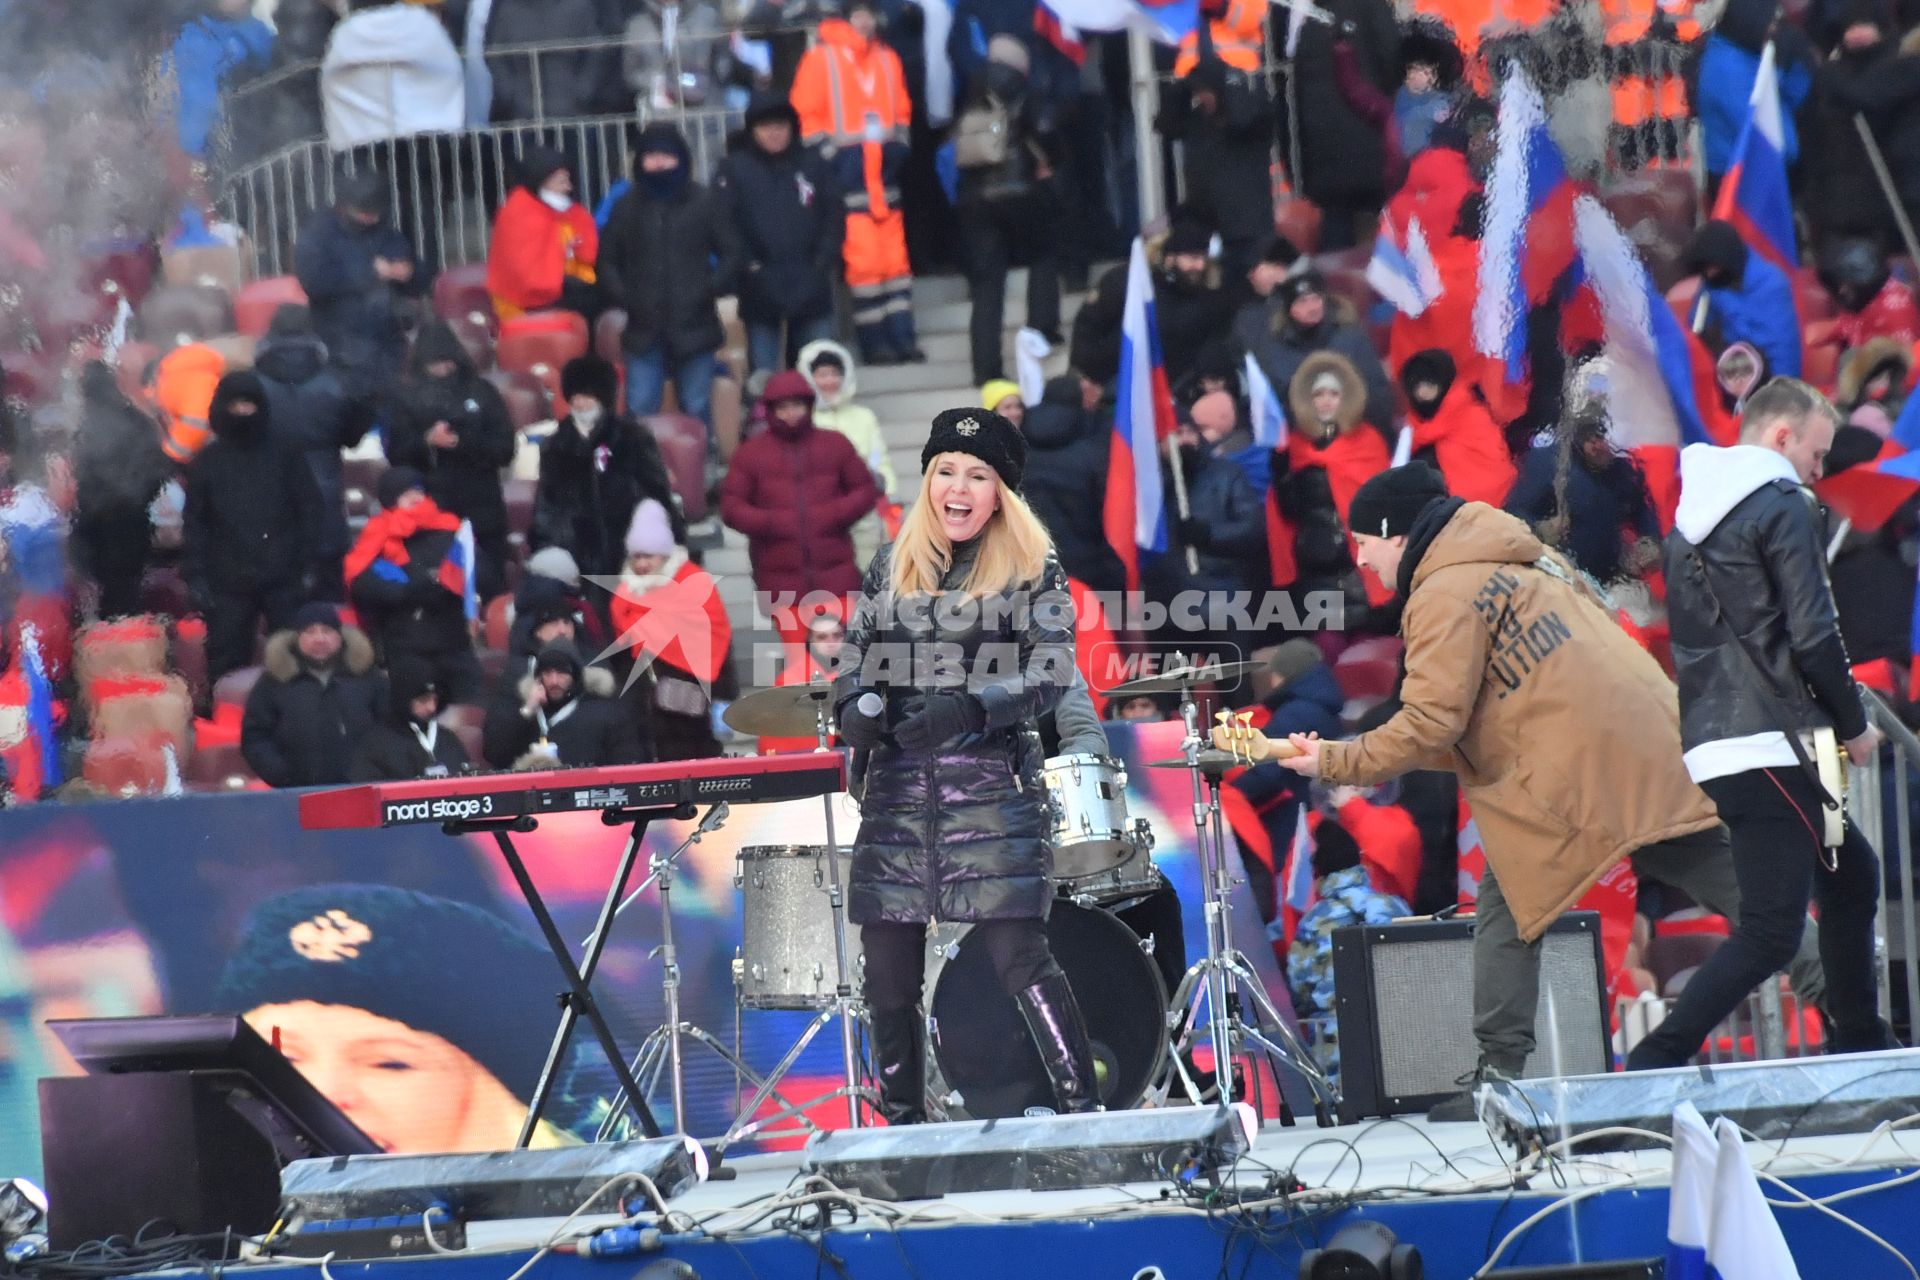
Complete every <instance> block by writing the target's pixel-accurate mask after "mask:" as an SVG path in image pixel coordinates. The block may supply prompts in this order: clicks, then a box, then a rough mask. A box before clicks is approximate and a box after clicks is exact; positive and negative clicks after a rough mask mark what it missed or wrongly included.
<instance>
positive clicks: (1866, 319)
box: [1820, 238, 1920, 351]
mask: <svg viewBox="0 0 1920 1280" xmlns="http://www.w3.org/2000/svg"><path fill="white" fill-rule="evenodd" d="M1820 282H1821V283H1822V284H1824V285H1826V286H1827V288H1828V290H1830V291H1831V292H1832V294H1833V300H1834V301H1835V302H1836V303H1838V304H1839V314H1838V315H1836V316H1835V317H1834V318H1833V336H1832V338H1831V339H1830V341H1833V342H1837V343H1839V344H1840V348H1841V350H1843V351H1845V350H1850V349H1852V348H1854V347H1863V346H1865V345H1866V344H1867V343H1868V342H1870V341H1872V340H1873V339H1875V338H1892V339H1894V340H1895V341H1897V342H1904V343H1906V344H1907V345H1908V346H1912V345H1913V344H1914V343H1915V342H1920V304H1916V302H1915V300H1914V294H1913V290H1912V289H1911V288H1909V287H1908V286H1907V285H1906V284H1904V283H1903V282H1901V281H1900V280H1898V279H1896V278H1895V277H1894V274H1893V269H1892V267H1891V266H1890V265H1889V264H1888V262H1887V255H1886V254H1885V253H1883V252H1882V251H1881V249H1880V246H1879V245H1878V244H1876V243H1874V242H1873V241H1872V240H1868V239H1864V238H1848V239H1844V240H1837V241H1834V242H1833V243H1831V244H1829V245H1828V246H1827V247H1826V250H1825V251H1824V252H1823V253H1822V254H1821V255H1820Z"/></svg>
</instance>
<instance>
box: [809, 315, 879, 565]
mask: <svg viewBox="0 0 1920 1280" xmlns="http://www.w3.org/2000/svg"><path fill="white" fill-rule="evenodd" d="M800 372H801V373H803V374H805V375H806V379H807V381H808V382H809V383H811V384H812V385H813V394H814V397H815V399H814V406H813V425H814V426H816V427H825V428H826V429H827V430H829V431H838V432H839V433H840V434H841V435H843V436H845V437H846V438H847V440H848V441H849V442H850V443H851V444H852V445H853V447H854V450H855V451H856V452H858V453H859V455H860V456H861V458H863V459H864V460H865V461H866V464H867V466H868V468H869V469H871V470H872V472H873V479H874V483H876V484H878V485H879V486H880V497H881V500H882V501H886V502H890V501H892V500H893V463H892V461H891V460H890V459H889V458H888V457H887V439H886V436H885V435H884V434H882V432H881V430H880V419H879V418H877V417H875V416H874V413H873V410H871V409H869V408H867V407H866V406H865V405H858V404H855V403H854V402H853V397H854V392H855V389H856V384H855V382H854V377H853V375H854V366H853V356H852V355H851V354H850V353H849V352H848V351H847V349H846V348H845V347H843V346H841V345H840V344H839V343H837V342H834V341H832V340H831V339H827V338H821V339H819V340H818V341H815V342H809V343H808V344H807V345H806V346H804V347H802V348H800ZM850 532H851V533H852V534H853V557H854V561H855V563H857V564H858V565H860V567H861V568H862V569H865V568H866V565H867V562H868V561H869V560H872V559H873V553H874V552H875V551H878V550H879V549H880V545H881V544H882V543H883V542H885V541H886V540H887V537H886V529H885V528H884V527H883V526H882V525H881V523H880V517H879V515H878V514H877V513H869V514H868V515H866V516H864V517H862V518H861V521H860V523H859V524H856V525H854V526H853V528H852V530H850Z"/></svg>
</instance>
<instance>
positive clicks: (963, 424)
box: [920, 409, 1027, 490]
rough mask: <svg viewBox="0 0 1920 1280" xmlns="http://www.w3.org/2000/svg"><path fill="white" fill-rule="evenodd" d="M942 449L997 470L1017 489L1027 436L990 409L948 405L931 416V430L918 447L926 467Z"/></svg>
mask: <svg viewBox="0 0 1920 1280" xmlns="http://www.w3.org/2000/svg"><path fill="white" fill-rule="evenodd" d="M943 453H965V454H969V455H971V456H973V457H975V458H978V459H980V461H982V462H984V463H986V464H987V465H988V466H990V467H992V468H993V469H994V470H995V471H996V472H998V473H999V475H1000V479H1001V482H1002V483H1004V484H1005V485H1006V486H1007V488H1009V489H1016V490H1017V489H1019V487H1020V478H1021V476H1023V475H1025V474H1026V470H1027V438H1026V437H1025V436H1023V435H1021V434H1020V428H1018V427H1016V426H1014V425H1013V424H1012V423H1011V422H1008V421H1007V420H1006V419H1005V418H1003V417H1001V416H1000V415H999V414H997V413H995V412H993V411H992V410H991V409H948V410H946V411H945V412H944V413H942V414H940V415H939V416H938V417H936V418H935V419H934V420H933V433H932V434H931V435H929V436H928V437H927V446H926V448H924V449H922V450H921V451H920V469H921V470H922V471H925V470H926V469H927V467H928V466H930V465H931V464H932V462H933V460H934V459H935V458H936V457H938V456H940V455H941V454H943Z"/></svg>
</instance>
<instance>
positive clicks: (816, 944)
mask: <svg viewBox="0 0 1920 1280" xmlns="http://www.w3.org/2000/svg"><path fill="white" fill-rule="evenodd" d="M733 883H734V885H735V887H736V888H738V889H739V890H740V954H739V957H738V958H737V959H736V960H735V961H734V966H733V968H734V989H735V993H736V995H737V997H738V999H739V1002H740V1005H741V1007H742V1008H746V1009H824V1008H826V1007H827V1006H828V1005H830V1004H832V1003H833V996H834V987H835V985H836V974H835V971H834V959H833V905H832V901H831V899H830V898H829V896H828V895H829V892H830V889H831V885H830V882H829V880H828V876H827V850H826V846H825V845H817V844H807V845H793V844H774V845H754V846H751V847H749V848H745V849H742V850H741V851H740V855H739V867H738V869H737V870H736V871H735V873H734V877H733ZM861 960H862V957H861V954H860V931H859V930H858V929H854V928H851V927H850V928H848V930H847V980H848V981H849V982H850V983H851V984H852V985H853V990H854V992H855V994H858V993H859V991H860V985H861V974H862V972H863V971H862V968H861Z"/></svg>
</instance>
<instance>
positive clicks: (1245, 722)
mask: <svg viewBox="0 0 1920 1280" xmlns="http://www.w3.org/2000/svg"><path fill="white" fill-rule="evenodd" d="M1252 726H1253V712H1251V711H1242V712H1241V713H1240V727H1241V728H1243V729H1248V730H1251V729H1252Z"/></svg>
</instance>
